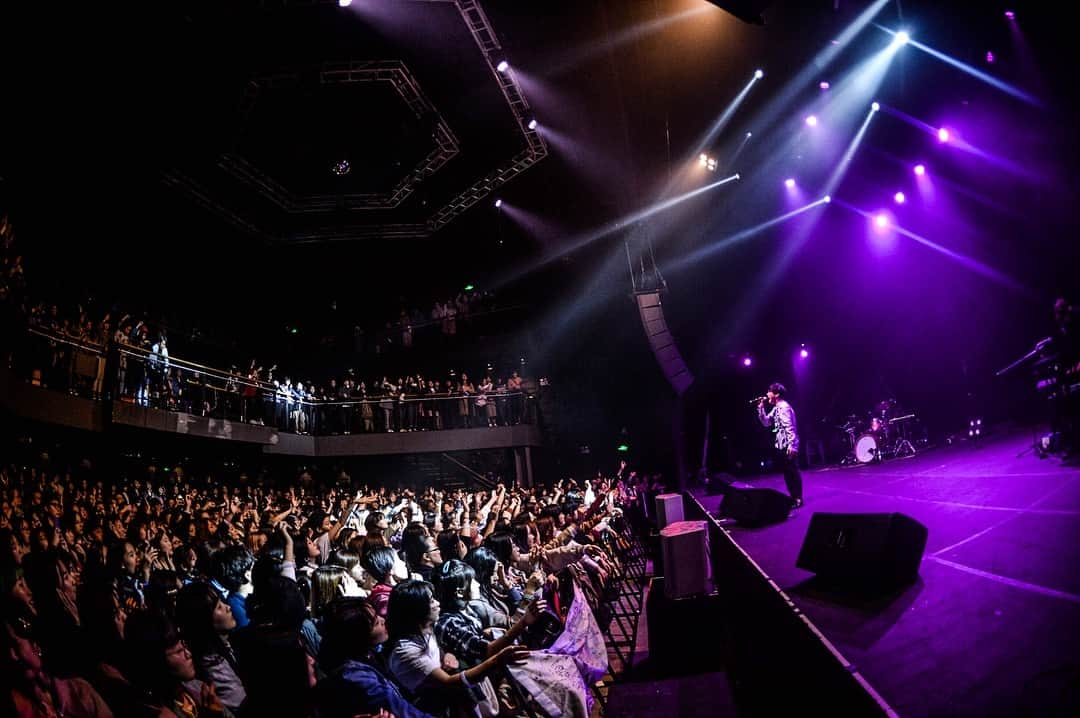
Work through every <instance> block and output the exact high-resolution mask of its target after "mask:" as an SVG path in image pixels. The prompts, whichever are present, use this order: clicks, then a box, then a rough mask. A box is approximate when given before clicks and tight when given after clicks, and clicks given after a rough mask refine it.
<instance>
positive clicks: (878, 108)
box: [870, 102, 881, 112]
mask: <svg viewBox="0 0 1080 718" xmlns="http://www.w3.org/2000/svg"><path fill="white" fill-rule="evenodd" d="M870 109H871V110H873V111H874V112H877V111H878V110H880V109H881V105H879V104H878V103H876V102H875V103H873V104H872V105H870Z"/></svg>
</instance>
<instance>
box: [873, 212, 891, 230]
mask: <svg viewBox="0 0 1080 718" xmlns="http://www.w3.org/2000/svg"><path fill="white" fill-rule="evenodd" d="M874 226H875V227H877V228H878V229H885V228H886V227H888V226H889V218H888V216H886V215H884V214H878V215H875V216H874Z"/></svg>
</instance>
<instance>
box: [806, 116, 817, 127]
mask: <svg viewBox="0 0 1080 718" xmlns="http://www.w3.org/2000/svg"><path fill="white" fill-rule="evenodd" d="M806 126H807V127H817V115H808V116H807V118H806Z"/></svg>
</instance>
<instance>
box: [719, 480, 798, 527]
mask: <svg viewBox="0 0 1080 718" xmlns="http://www.w3.org/2000/svg"><path fill="white" fill-rule="evenodd" d="M790 513H791V497H790V496H788V495H787V494H784V493H781V492H779V491H777V490H776V489H740V488H737V487H735V486H729V487H727V490H726V491H725V492H724V500H723V501H721V502H720V517H721V518H731V519H735V521H736V523H739V524H742V525H744V526H767V525H769V524H775V523H779V522H781V521H783V520H784V519H786V518H787V517H788V514H790Z"/></svg>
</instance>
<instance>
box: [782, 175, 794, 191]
mask: <svg viewBox="0 0 1080 718" xmlns="http://www.w3.org/2000/svg"><path fill="white" fill-rule="evenodd" d="M784 186H785V187H787V188H788V189H794V188H795V180H794V179H793V178H791V177H788V178H787V179H786V180H784Z"/></svg>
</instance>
